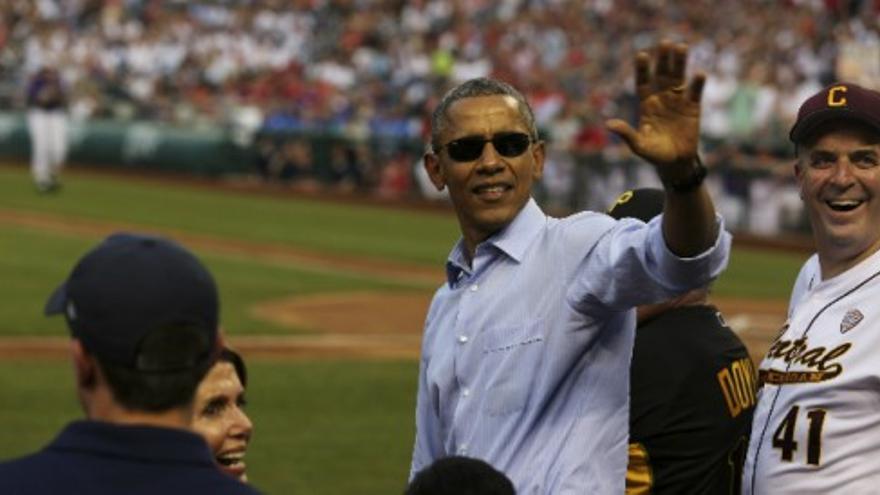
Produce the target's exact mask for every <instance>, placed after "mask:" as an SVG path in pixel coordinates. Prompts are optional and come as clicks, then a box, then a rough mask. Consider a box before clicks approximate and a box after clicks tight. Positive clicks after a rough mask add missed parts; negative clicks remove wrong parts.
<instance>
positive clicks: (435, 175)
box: [422, 151, 446, 191]
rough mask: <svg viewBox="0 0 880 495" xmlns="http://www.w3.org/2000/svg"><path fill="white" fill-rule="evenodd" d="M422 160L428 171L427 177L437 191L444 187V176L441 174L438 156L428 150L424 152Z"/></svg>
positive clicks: (441, 167)
mask: <svg viewBox="0 0 880 495" xmlns="http://www.w3.org/2000/svg"><path fill="white" fill-rule="evenodd" d="M422 161H423V163H424V165H425V171H426V172H428V177H430V179H431V183H432V184H434V187H436V188H437V190H438V191H442V190H443V189H444V188H445V187H446V177H445V175H444V174H443V166H442V165H441V164H440V157H439V156H437V154H436V153H432V152H430V151H429V152H427V153H425V156H424V158H423V159H422Z"/></svg>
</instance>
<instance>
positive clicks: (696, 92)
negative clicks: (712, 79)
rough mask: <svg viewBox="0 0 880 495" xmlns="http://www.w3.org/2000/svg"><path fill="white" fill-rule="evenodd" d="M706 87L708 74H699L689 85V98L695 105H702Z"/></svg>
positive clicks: (695, 75)
mask: <svg viewBox="0 0 880 495" xmlns="http://www.w3.org/2000/svg"><path fill="white" fill-rule="evenodd" d="M705 85H706V74H705V73H703V72H697V73H696V74H694V77H693V78H692V79H691V83H690V85H688V98H689V99H690V100H691V101H692V102H694V103H700V99H701V98H702V97H703V86H705Z"/></svg>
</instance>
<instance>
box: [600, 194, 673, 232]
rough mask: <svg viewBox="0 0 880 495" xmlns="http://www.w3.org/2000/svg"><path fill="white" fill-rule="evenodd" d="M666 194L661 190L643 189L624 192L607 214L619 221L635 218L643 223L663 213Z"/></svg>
mask: <svg viewBox="0 0 880 495" xmlns="http://www.w3.org/2000/svg"><path fill="white" fill-rule="evenodd" d="M665 199H666V193H664V192H663V190H662V189H657V188H653V187H645V188H642V189H633V190H630V191H626V192H625V193H623V194H621V195H620V196H618V197H617V200H616V201H615V202H614V204H613V205H611V207H610V208H608V212H607V213H608V214H609V215H611V216H612V217H614V218H616V219H618V220H620V219H621V218H624V217H632V218H637V219H639V220H641V221H643V222H645V223H648V222H649V221H651V219H652V218H654V217H656V216H657V215H659V214H661V213H663V203H664V201H665Z"/></svg>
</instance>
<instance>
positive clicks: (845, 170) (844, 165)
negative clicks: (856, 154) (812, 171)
mask: <svg viewBox="0 0 880 495" xmlns="http://www.w3.org/2000/svg"><path fill="white" fill-rule="evenodd" d="M854 167H855V165H853V164H852V163H850V161H849V159H847V158H841V159H840V160H838V161H837V163H835V164H834V171H833V172H832V175H831V182H832V183H833V184H834V185H836V186H840V187H846V186H849V185H851V184H852V183H853V180H854V175H853V168H854Z"/></svg>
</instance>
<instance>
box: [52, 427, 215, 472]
mask: <svg viewBox="0 0 880 495" xmlns="http://www.w3.org/2000/svg"><path fill="white" fill-rule="evenodd" d="M49 448H50V449H58V450H76V451H87V452H94V453H96V454H101V455H107V456H110V457H116V458H126V459H140V460H145V461H150V462H163V461H164V462H170V463H179V462H188V463H193V462H195V463H200V464H201V463H206V464H208V465H213V462H214V461H213V457H212V455H211V451H210V450H209V449H208V445H207V444H206V443H205V441H204V440H203V439H202V437H200V436H198V435H196V434H195V433H192V432H189V431H186V430H183V429H174V428H159V427H155V426H145V425H119V424H115V423H108V422H104V421H74V422H72V423H70V424H68V425H67V427H66V428H64V430H62V431H61V433H60V434H59V435H58V437H57V438H56V439H55V441H53V442H52V444H51V445H50V446H49Z"/></svg>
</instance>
